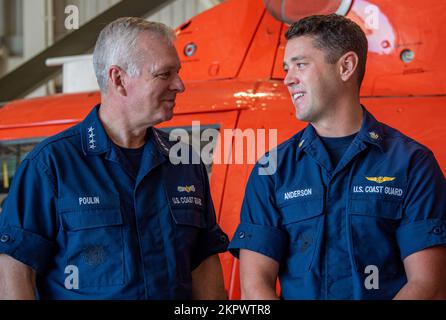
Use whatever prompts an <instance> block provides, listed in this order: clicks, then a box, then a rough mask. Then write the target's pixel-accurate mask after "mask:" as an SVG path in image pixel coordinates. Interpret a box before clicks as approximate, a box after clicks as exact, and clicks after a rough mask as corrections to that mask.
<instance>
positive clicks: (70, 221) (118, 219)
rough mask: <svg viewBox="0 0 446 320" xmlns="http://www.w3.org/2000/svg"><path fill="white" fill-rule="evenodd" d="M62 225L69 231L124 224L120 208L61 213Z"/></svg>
mask: <svg viewBox="0 0 446 320" xmlns="http://www.w3.org/2000/svg"><path fill="white" fill-rule="evenodd" d="M60 218H61V221H62V227H63V228H64V229H65V230H67V231H76V230H82V229H90V228H99V227H107V226H117V225H122V223H123V222H122V215H121V210H120V209H119V208H114V209H103V210H94V211H71V212H65V213H62V214H60Z"/></svg>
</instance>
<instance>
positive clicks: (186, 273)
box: [171, 206, 207, 281]
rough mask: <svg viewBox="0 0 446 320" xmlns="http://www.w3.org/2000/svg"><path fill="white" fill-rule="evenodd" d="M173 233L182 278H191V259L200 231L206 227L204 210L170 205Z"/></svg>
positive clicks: (195, 207) (188, 279) (196, 246)
mask: <svg viewBox="0 0 446 320" xmlns="http://www.w3.org/2000/svg"><path fill="white" fill-rule="evenodd" d="M171 215H172V220H173V229H174V234H175V255H176V262H177V267H178V270H179V273H180V278H181V279H182V280H187V281H190V280H191V271H192V270H191V265H192V259H193V257H194V255H195V254H198V253H197V252H196V249H197V248H198V241H199V235H200V232H203V230H204V229H205V228H206V227H207V225H206V219H205V217H204V210H203V208H202V207H199V206H184V207H178V206H176V207H171Z"/></svg>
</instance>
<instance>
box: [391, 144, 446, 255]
mask: <svg viewBox="0 0 446 320" xmlns="http://www.w3.org/2000/svg"><path fill="white" fill-rule="evenodd" d="M412 163H413V165H412V168H411V170H410V173H409V177H408V184H407V191H406V197H405V200H404V202H403V219H402V221H401V224H400V226H399V228H398V230H397V241H398V245H399V247H400V251H401V258H402V259H404V258H405V257H407V256H409V255H411V254H412V253H414V252H417V251H420V250H423V249H425V248H428V247H432V246H437V245H444V244H446V182H445V179H444V176H443V173H442V171H441V169H440V167H439V165H438V163H437V161H436V160H435V157H434V155H433V154H432V152H430V151H424V150H423V151H420V152H419V153H417V154H416V156H415V157H414V159H413V162H412Z"/></svg>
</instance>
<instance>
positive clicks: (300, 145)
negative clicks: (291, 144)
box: [299, 139, 305, 148]
mask: <svg viewBox="0 0 446 320" xmlns="http://www.w3.org/2000/svg"><path fill="white" fill-rule="evenodd" d="M304 141H305V139H303V140H301V141H300V142H299V148H302V145H303V144H304Z"/></svg>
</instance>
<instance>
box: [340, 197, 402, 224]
mask: <svg viewBox="0 0 446 320" xmlns="http://www.w3.org/2000/svg"><path fill="white" fill-rule="evenodd" d="M349 213H350V214H353V215H364V216H372V217H378V218H385V219H392V220H398V219H401V217H402V214H403V213H402V209H401V201H387V200H384V199H382V198H377V199H370V198H369V199H367V200H366V199H361V200H359V199H351V200H350V209H349Z"/></svg>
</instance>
